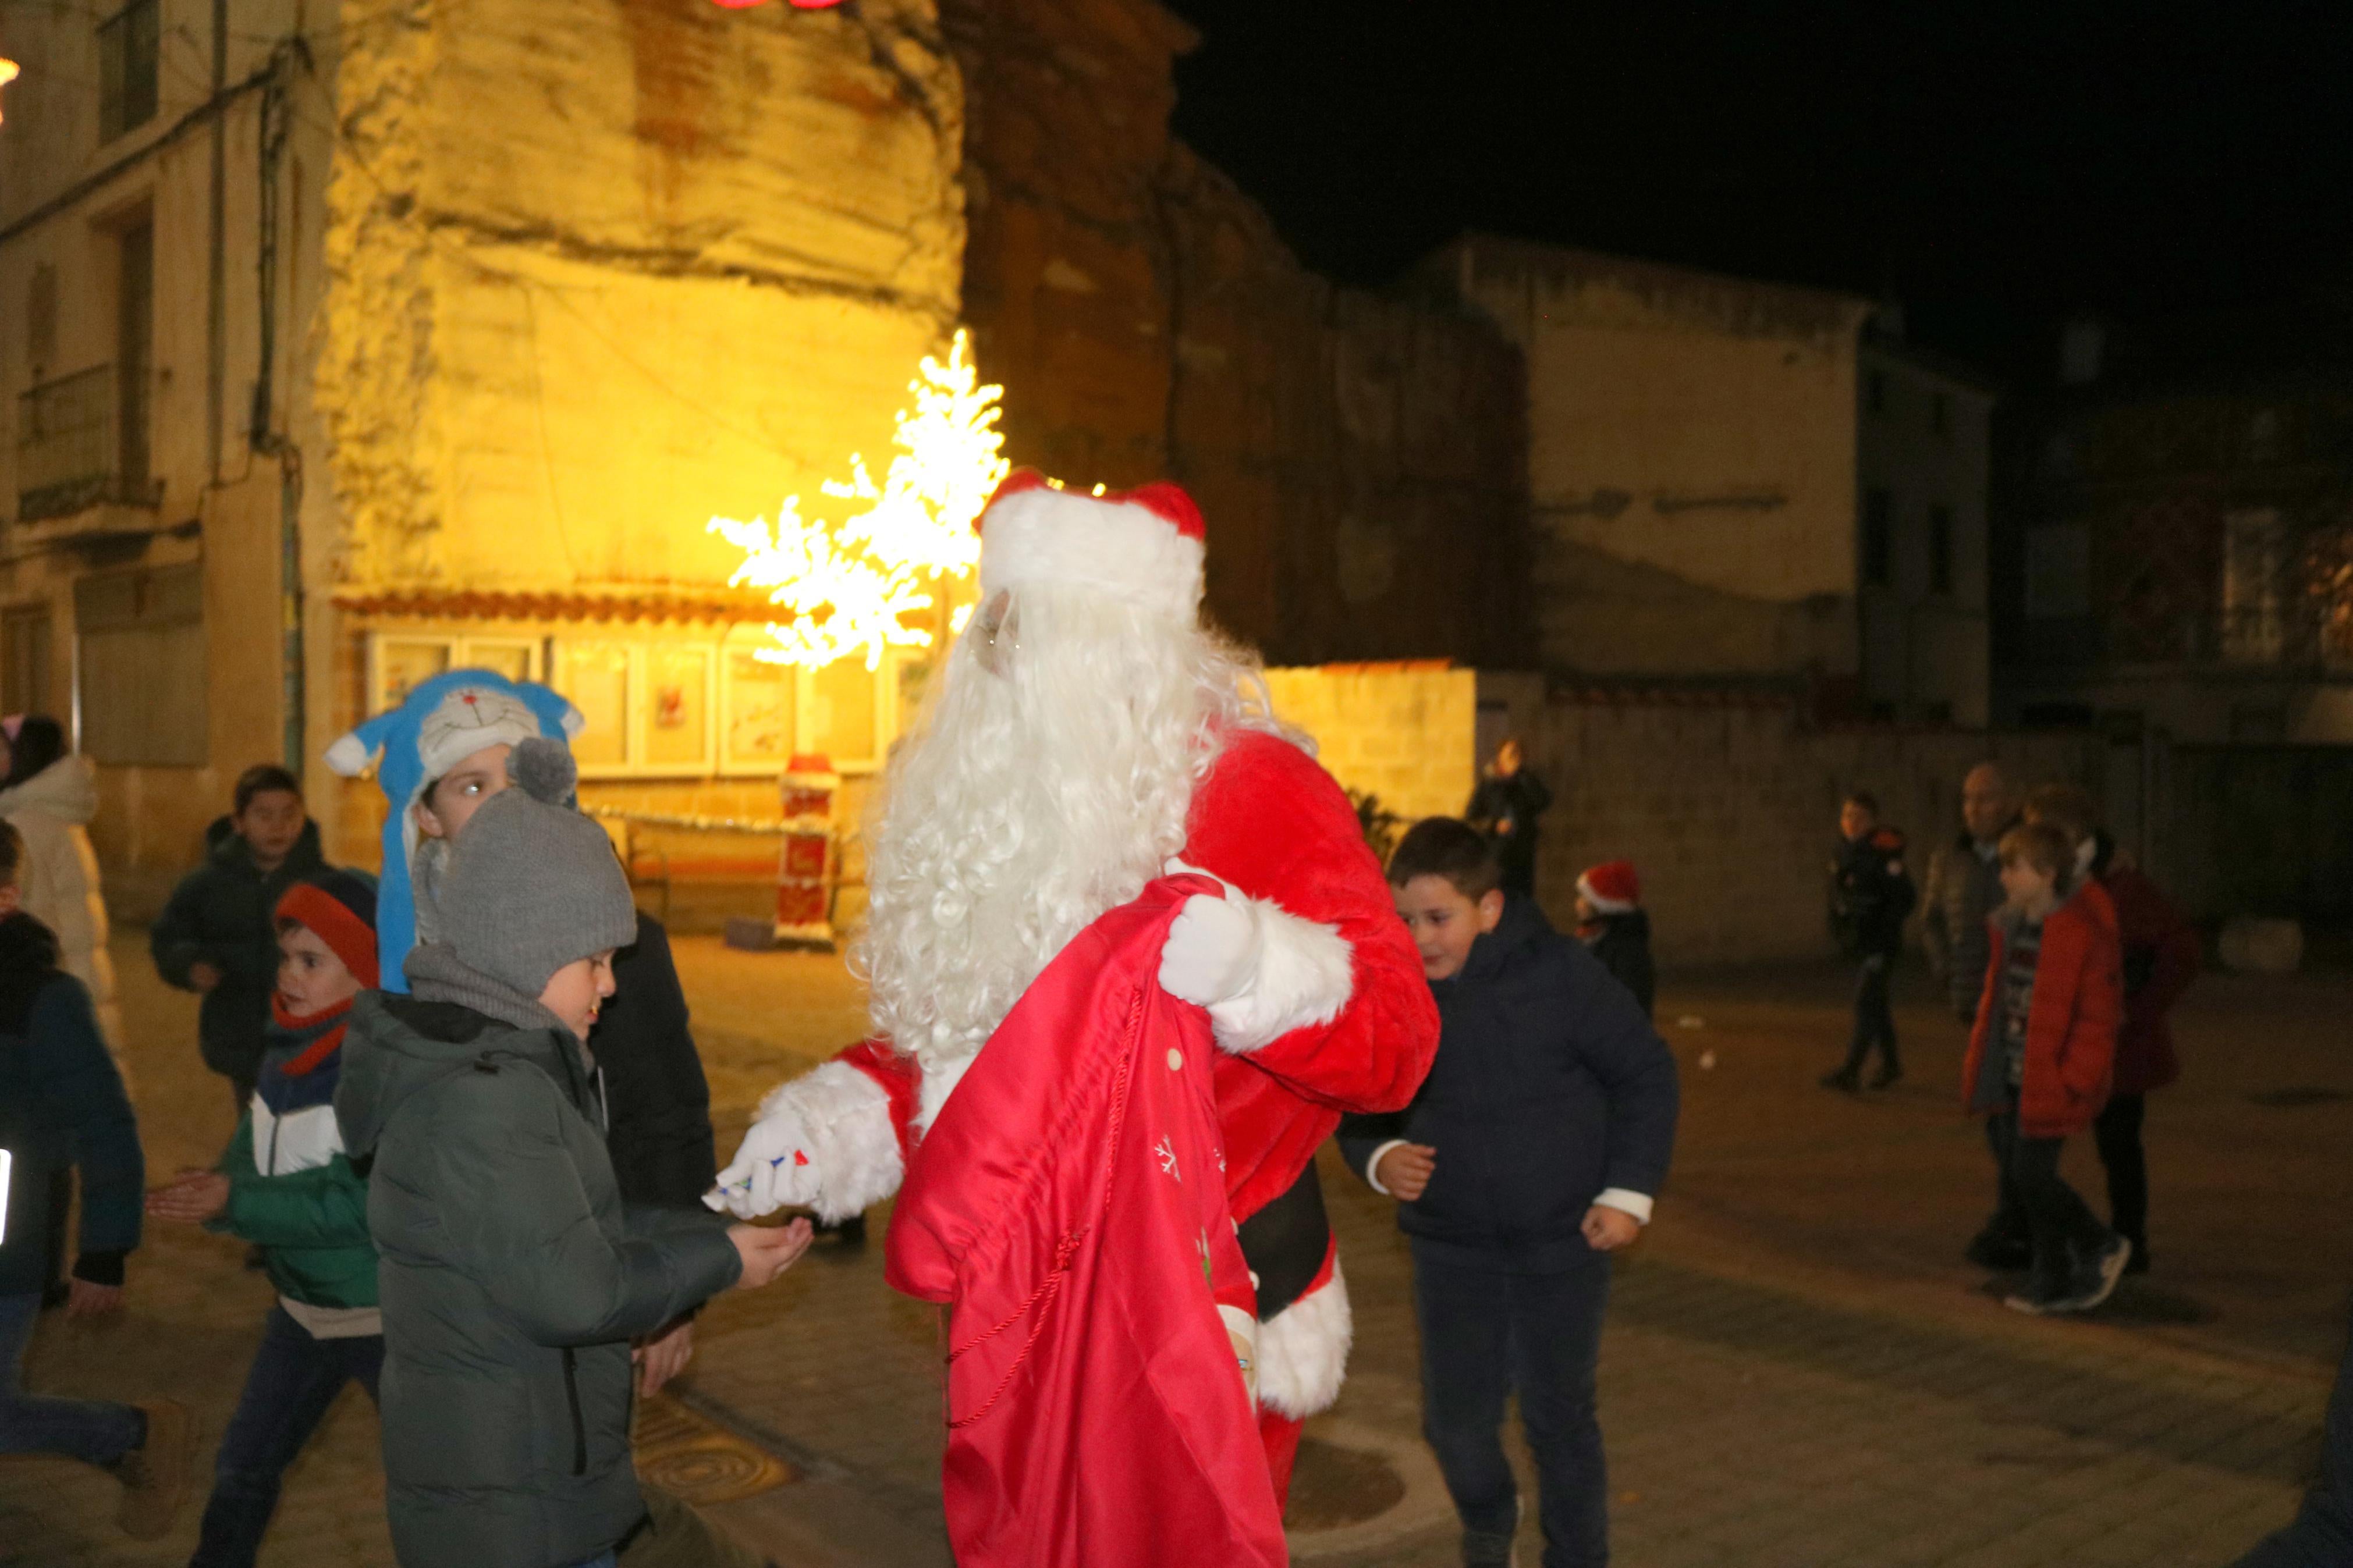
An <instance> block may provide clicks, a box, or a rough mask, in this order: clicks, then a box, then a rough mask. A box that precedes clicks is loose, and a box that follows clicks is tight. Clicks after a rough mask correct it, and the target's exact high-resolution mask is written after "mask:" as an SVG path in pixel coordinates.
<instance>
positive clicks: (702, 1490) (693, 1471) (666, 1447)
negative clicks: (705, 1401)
mask: <svg viewBox="0 0 2353 1568" xmlns="http://www.w3.org/2000/svg"><path fill="white" fill-rule="evenodd" d="M631 1438H632V1442H631V1447H633V1448H634V1449H635V1450H636V1457H637V1461H638V1474H640V1475H642V1476H644V1477H645V1478H646V1479H648V1480H649V1481H651V1482H653V1483H654V1484H655V1485H656V1486H658V1487H661V1488H663V1489H666V1490H669V1491H671V1492H675V1493H677V1494H678V1495H679V1496H680V1497H682V1498H684V1499H685V1500H687V1501H689V1502H691V1503H705V1504H708V1503H722V1502H735V1501H738V1500H742V1499H744V1498H747V1497H757V1496H759V1495H760V1494H761V1493H762V1492H765V1491H769V1490H772V1489H775V1488H777V1487H780V1486H783V1485H784V1484H785V1483H786V1482H787V1481H797V1480H798V1479H800V1475H799V1472H797V1471H796V1470H795V1469H794V1468H792V1467H791V1466H790V1465H788V1464H786V1463H785V1461H784V1460H782V1459H779V1458H776V1456H775V1455H774V1454H771V1453H769V1452H768V1451H767V1450H766V1449H765V1448H761V1447H755V1446H754V1445H753V1444H750V1443H747V1442H745V1441H744V1439H743V1438H741V1437H738V1436H735V1434H734V1433H733V1432H730V1431H728V1430H727V1429H726V1428H725V1427H723V1426H720V1425H719V1424H718V1423H717V1422H715V1421H711V1420H707V1419H705V1418H704V1417H702V1416H701V1415H696V1414H695V1413H694V1412H693V1411H691V1410H689V1409H688V1408H687V1407H686V1406H685V1405H681V1404H680V1403H679V1402H678V1401H676V1400H675V1399H668V1398H664V1397H663V1396H662V1395H660V1394H656V1395H655V1396H654V1397H653V1398H651V1399H648V1400H642V1401H640V1402H639V1403H638V1423H637V1429H636V1431H635V1432H634V1433H632V1434H631Z"/></svg>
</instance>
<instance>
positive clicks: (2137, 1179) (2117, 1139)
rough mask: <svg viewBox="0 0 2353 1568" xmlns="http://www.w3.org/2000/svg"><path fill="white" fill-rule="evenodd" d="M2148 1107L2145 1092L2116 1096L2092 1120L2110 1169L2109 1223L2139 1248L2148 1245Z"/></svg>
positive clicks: (2104, 1162) (2094, 1136) (2104, 1161)
mask: <svg viewBox="0 0 2353 1568" xmlns="http://www.w3.org/2000/svg"><path fill="white" fill-rule="evenodd" d="M2147 1110H2148V1100H2147V1096H2145V1095H2138V1094H2118V1095H2112V1096H2110V1097H2109V1100H2108V1104H2107V1109H2106V1110H2103V1111H2101V1112H2100V1119H2099V1120H2098V1121H2094V1122H2093V1123H2092V1139H2093V1142H2094V1143H2095V1144H2096V1145H2097V1146H2098V1148H2099V1151H2100V1163H2101V1164H2102V1165H2105V1167H2107V1172H2108V1223H2109V1224H2110V1225H2111V1226H2115V1227H2116V1234H2117V1235H2118V1236H2121V1237H2124V1238H2125V1239H2126V1241H2129V1242H2131V1243H2132V1244H2133V1245H2134V1246H2135V1247H2147V1245H2148V1155H2147V1152H2145V1151H2144V1150H2143V1149H2142V1148H2141V1142H2140V1128H2141V1120H2142V1118H2143V1116H2144V1115H2146V1113H2147Z"/></svg>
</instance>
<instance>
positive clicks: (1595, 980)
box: [1340, 817, 1677, 1568]
mask: <svg viewBox="0 0 2353 1568" xmlns="http://www.w3.org/2000/svg"><path fill="white" fill-rule="evenodd" d="M1501 881H1502V874H1501V871H1500V869H1499V868H1498V867H1497V865H1496V863H1495V858H1494V851H1493V847H1491V846H1490V845H1489V844H1488V842H1487V841H1486V840H1485V839H1484V838H1482V837H1480V835H1479V834H1478V833H1477V832H1476V831H1475V830H1474V829H1472V827H1471V826H1469V825H1468V824H1467V823H1462V822H1458V821H1456V820H1454V819H1452V818H1451V817H1432V818H1430V820H1428V821H1425V822H1421V823H1419V824H1417V825H1416V826H1414V828H1413V830H1412V831H1411V832H1409V833H1408V834H1407V835H1406V836H1405V839H1404V841H1403V842H1402V843H1400V844H1399V845H1398V848H1397V853H1396V855H1395V856H1394V857H1393V858H1391V859H1390V861H1389V885H1390V889H1391V891H1392V892H1394V893H1395V894H1396V897H1397V903H1398V914H1399V915H1400V916H1402V917H1403V918H1404V920H1405V922H1406V925H1407V926H1408V928H1409V930H1411V931H1412V932H1413V937H1414V942H1415V945H1416V946H1418V947H1419V949H1420V951H1421V960H1422V972H1423V973H1425V974H1426V975H1428V976H1429V979H1430V991H1431V992H1432V994H1435V995H1436V997H1437V999H1438V1012H1439V1017H1440V1036H1439V1044H1438V1058H1437V1061H1436V1062H1435V1063H1434V1064H1433V1065H1432V1067H1431V1068H1430V1077H1429V1079H1428V1080H1427V1081H1426V1082H1424V1083H1423V1085H1422V1087H1421V1091H1420V1092H1419V1094H1417V1095H1416V1096H1415V1097H1414V1100H1413V1103H1412V1104H1411V1105H1410V1106H1409V1107H1407V1108H1406V1109H1405V1110H1403V1111H1400V1112H1397V1113H1394V1114H1391V1115H1386V1116H1351V1117H1349V1118H1347V1119H1346V1120H1345V1121H1343V1122H1342V1123H1341V1127H1340V1147H1341V1151H1342V1152H1343V1153H1345V1155H1346V1157H1347V1160H1348V1163H1349V1165H1350V1167H1351V1168H1353V1169H1354V1170H1356V1172H1357V1173H1359V1174H1361V1175H1362V1176H1364V1178H1365V1179H1366V1181H1367V1182H1368V1183H1370V1184H1372V1186H1373V1189H1374V1190H1375V1191H1377V1192H1380V1193H1385V1194H1393V1195H1395V1196H1396V1197H1397V1198H1398V1199H1399V1200H1400V1201H1399V1203H1398V1228H1400V1229H1402V1230H1403V1231H1404V1232H1405V1233H1406V1236H1407V1237H1408V1238H1409V1241H1410V1243H1411V1246H1412V1248H1413V1267H1414V1309H1415V1314H1416V1317H1417V1318H1418V1320H1419V1323H1420V1328H1421V1368H1422V1373H1421V1381H1422V1433H1423V1436H1426V1437H1427V1438H1428V1439H1429V1442H1430V1447H1431V1448H1432V1449H1434V1450H1435V1451H1436V1452H1437V1455H1438V1463H1439V1468H1440V1469H1441V1470H1443V1471H1444V1472H1445V1476H1446V1485H1447V1489H1448V1490H1449V1491H1450V1492H1451V1493H1452V1494H1453V1498H1454V1506H1455V1509H1456V1511H1457V1512H1459V1513H1460V1514H1461V1518H1462V1530H1463V1536H1462V1560H1463V1563H1465V1564H1466V1565H1467V1568H1487V1565H1491V1564H1493V1565H1500V1564H1504V1563H1509V1562H1510V1561H1511V1549H1512V1537H1513V1534H1514V1530H1515V1528H1516V1526H1517V1524H1518V1521H1519V1494H1518V1488H1517V1486H1516V1484H1515V1483H1514V1480H1513V1479H1512V1469H1511V1466H1510V1464H1509V1463H1508V1462H1507V1461H1506V1460H1505V1459H1504V1445H1503V1421H1504V1402H1505V1401H1506V1400H1507V1399H1508V1398H1509V1397H1510V1395H1511V1394H1513V1393H1514V1391H1515V1390H1516V1392H1517V1393H1518V1394H1519V1396H1520V1416H1521V1420H1522V1422H1523V1423H1524V1425H1525V1426H1526V1428H1527V1437H1528V1447H1529V1448H1530V1449H1531V1450H1532V1451H1533V1452H1534V1453H1535V1459H1536V1469H1537V1477H1538V1481H1539V1492H1538V1502H1539V1511H1540V1514H1541V1516H1542V1519H1543V1523H1544V1535H1545V1554H1544V1562H1545V1568H1571V1565H1572V1564H1574V1565H1577V1568H1585V1565H1588V1564H1599V1563H1606V1562H1608V1561H1609V1511H1608V1496H1609V1489H1608V1485H1607V1479H1606V1476H1605V1474H1604V1471H1603V1466H1602V1453H1601V1426H1600V1423H1599V1420H1598V1419H1597V1418H1596V1417H1595V1414H1594V1369H1595V1364H1596V1363H1597V1362H1598V1360H1599V1355H1600V1346H1601V1309H1602V1303H1603V1300H1604V1299H1605V1298H1606V1297H1607V1295H1608V1293H1609V1263H1608V1258H1607V1256H1606V1255H1607V1254H1609V1253H1610V1252H1613V1251H1615V1250H1617V1249H1618V1248H1619V1247H1624V1246H1626V1245H1627V1244H1628V1243H1630V1242H1631V1241H1632V1240H1634V1238H1635V1237H1637V1236H1638V1235H1639V1234H1640V1233H1641V1227H1642V1226H1644V1225H1645V1224H1647V1223H1649V1220H1650V1217H1651V1198H1652V1197H1653V1196H1654V1195H1655V1194H1657V1192H1658V1190H1659V1184H1660V1183H1661V1182H1662V1180H1663V1179H1664V1178H1665V1176H1666V1172H1667V1159H1668V1155H1669V1153H1670V1152H1671V1151H1672V1148H1673V1145H1674V1136H1675V1111H1676V1106H1677V1090H1676V1085H1675V1063H1674V1058H1672V1056H1670V1055H1669V1054H1668V1052H1667V1047H1666V1046H1665V1045H1664V1044H1663V1043H1662V1042H1661V1040H1660V1039H1659V1037H1658V1035H1657V1033H1656V1032H1655V1031H1654V1030H1652V1028H1651V1023H1650V1020H1649V1019H1648V1018H1647V1017H1645V1016H1643V1014H1642V1011H1641V1007H1639V1006H1638V1005H1636V1004H1635V1002H1634V999H1633V997H1632V996H1631V995H1630V994H1629V993H1628V992H1627V990H1626V988H1625V987H1624V986H1623V985H1621V984H1618V983H1617V982H1616V981H1615V980H1613V979H1612V978H1610V975H1609V972H1608V971H1607V970H1605V969H1604V968H1603V967H1602V966H1601V964H1600V963H1599V960H1597V959H1595V958H1594V956H1593V955H1592V954H1591V953H1589V952H1587V951H1586V950H1585V948H1584V947H1583V946H1582V945H1581V944H1579V943H1577V942H1574V941H1571V940H1570V939H1568V938H1567V937H1564V936H1562V935H1560V934H1559V933H1558V932H1556V931H1554V930H1553V929H1552V928H1551V926H1549V925H1547V924H1546V921H1545V918H1544V914H1543V912H1542V911H1541V910H1538V909H1537V908H1536V906H1535V902H1534V901H1533V900H1526V899H1521V898H1507V897H1506V896H1505V895H1504V892H1503V891H1502V890H1501V886H1500V884H1501Z"/></svg>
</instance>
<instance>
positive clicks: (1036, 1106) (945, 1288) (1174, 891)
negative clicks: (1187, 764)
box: [887, 877, 1289, 1568]
mask: <svg viewBox="0 0 2353 1568" xmlns="http://www.w3.org/2000/svg"><path fill="white" fill-rule="evenodd" d="M1218 891H1219V889H1218V888H1217V885H1216V884H1215V883H1214V882H1211V881H1209V880H1208V879H1204V878H1198V877H1170V878H1163V879H1160V880H1158V881H1155V882H1154V883H1153V884H1151V886H1149V887H1147V888H1146V889H1145V890H1144V892H1143V894H1142V895H1141V896H1140V897H1139V898H1138V899H1137V900H1135V901H1134V903H1131V904H1128V905H1125V906H1124V907H1122V908H1120V909H1117V910H1113V911H1111V912H1110V913H1109V914H1106V915H1104V916H1103V918H1102V919H1100V920H1098V921H1095V922H1094V924H1092V925H1091V926H1089V927H1088V928H1087V929H1086V930H1085V931H1082V932H1080V933H1079V935H1078V936H1077V937H1075V938H1074V939H1072V941H1071V943H1070V945H1069V946H1068V947H1066V948H1064V949H1063V951H1062V952H1061V953H1060V955H1059V956H1057V957H1056V958H1055V960H1054V962H1053V963H1051V964H1050V965H1048V966H1047V968H1046V971H1045V973H1042V974H1040V975H1039V977H1038V979H1037V980H1036V982H1035V983H1033V984H1031V986H1030V987H1029V991H1028V992H1027V993H1026V994H1024V995H1023V996H1022V998H1021V1000H1020V1002H1019V1003H1018V1004H1017V1005H1015V1007H1014V1009H1013V1011H1012V1012H1011V1013H1010V1014H1009V1015H1008V1016H1007V1017H1006V1020H1005V1022H1004V1023H1003V1024H1002V1025H1000V1026H998V1027H997V1033H996V1034H995V1035H993V1036H991V1037H990V1038H989V1042H988V1044H987V1046H986V1047H984V1048H983V1049H982V1051H981V1053H980V1055H979V1056H978V1057H976V1058H974V1061H973V1063H972V1065H971V1067H970V1068H967V1069H966V1070H965V1074H964V1077H963V1079H962V1080H961V1081H960V1082H959V1083H958V1084H957V1085H956V1088H955V1093H954V1094H952V1095H951V1096H950V1097H949V1098H948V1100H947V1103H946V1105H945V1106H944V1108H943V1109H942V1110H941V1112H940V1114H939V1116H938V1118H937V1120H936V1121H934V1123H933V1125H932V1127H931V1130H930V1131H928V1132H926V1133H925V1134H924V1135H923V1140H922V1142H921V1143H920V1144H919V1145H918V1146H917V1148H916V1152H915V1154H914V1158H913V1161H912V1163H910V1165H909V1168H908V1171H907V1177H906V1183H905V1184H904V1185H903V1186H902V1188H901V1189H900V1194H899V1202H898V1206H897V1208H896V1209H895V1210H894V1211H893V1213H892V1218H891V1234H890V1238H889V1241H888V1243H887V1265H888V1268H887V1275H888V1278H889V1279H890V1281H891V1283H892V1286H894V1287H896V1288H897V1289H900V1290H902V1291H904V1292H906V1293H907V1294H909V1295H911V1296H915V1297H918V1298H921V1299H922V1300H929V1301H941V1302H945V1303H946V1304H947V1305H948V1308H949V1313H948V1331H947V1342H948V1355H949V1361H948V1375H947V1420H948V1446H947V1457H946V1459H945V1461H944V1466H943V1469H942V1481H943V1492H944V1504H945V1508H946V1512H947V1524H948V1535H949V1539H950V1541H951V1542H952V1543H953V1545H954V1547H955V1559H956V1563H957V1564H958V1568H1082V1565H1100V1564H1103V1563H1120V1564H1122V1565H1123V1568H1150V1565H1153V1564H1166V1565H1168V1568H1208V1565H1211V1564H1215V1565H1217V1568H1254V1565H1258V1564H1282V1563H1287V1562H1288V1561H1289V1556H1288V1552H1287V1549H1286V1547H1285V1545H1284V1542H1283V1538H1282V1515H1281V1511H1280V1510H1279V1509H1278V1508H1277V1506H1276V1503H1275V1499H1274V1489H1273V1483H1272V1481H1271V1479H1270V1478H1269V1475H1268V1472H1267V1462H1266V1453H1265V1450H1264V1448H1263V1447H1261V1443H1260V1440H1259V1435H1258V1421H1257V1414H1256V1412H1255V1410H1254V1409H1253V1407H1252V1405H1251V1401H1250V1395H1249V1394H1248V1393H1247V1391H1246V1389H1245V1387H1244V1384H1243V1374H1242V1372H1241V1370H1240V1366H1239V1365H1238V1349H1237V1340H1236V1338H1235V1337H1234V1336H1235V1335H1236V1334H1237V1333H1238V1332H1239V1333H1240V1334H1247V1333H1248V1332H1250V1328H1251V1325H1253V1323H1254V1310H1255V1306H1256V1296H1255V1292H1254V1291H1253V1289H1252V1288H1251V1285H1250V1272H1249V1269H1248V1268H1247V1266H1246V1265H1245V1264H1244V1263H1243V1261H1242V1255H1241V1247H1240V1243H1239V1242H1238V1241H1237V1240H1236V1238H1235V1235H1234V1226H1233V1220H1232V1218H1231V1216H1230V1215H1229V1211H1228V1208H1227V1205H1226V1188H1225V1178H1224V1169H1225V1159H1224V1152H1223V1150H1222V1148H1221V1146H1220V1142H1219V1132H1218V1112H1217V1103H1216V1099H1215V1094H1214V1090H1213V1088H1212V1084H1211V1072H1212V1069H1213V1068H1214V1066H1215V1060H1214V1058H1215V1057H1216V1047H1215V1046H1214V1044H1213V1043H1212V1040H1211V1037H1210V1031H1209V1023H1208V1016H1207V1015H1206V1014H1205V1013H1204V1012H1203V1011H1202V1010H1201V1009H1200V1008H1198V1007H1195V1006H1193V1005H1189V1004H1187V1003H1184V1002H1180V1001H1178V1000H1177V999H1176V998H1175V997H1173V996H1170V995H1168V994H1166V993H1165V992H1163V991H1162V990H1161V989H1160V985H1159V981H1158V974H1159V967H1160V949H1161V946H1162V944H1163V943H1164V942H1166V938H1167V932H1168V926H1169V924H1170V922H1171V921H1174V920H1175V919H1176V914H1177V911H1178V910H1181V909H1182V908H1183V907H1184V902H1185V900H1186V899H1187V897H1189V896H1191V895H1193V894H1195V893H1207V894H1211V895H1214V894H1216V893H1217V892H1218Z"/></svg>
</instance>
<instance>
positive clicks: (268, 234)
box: [247, 39, 309, 779]
mask: <svg viewBox="0 0 2353 1568" xmlns="http://www.w3.org/2000/svg"><path fill="white" fill-rule="evenodd" d="M298 61H299V62H300V63H301V64H303V65H305V66H307V65H308V64H309V59H308V55H307V52H306V51H305V50H304V49H303V48H302V47H301V42H300V40H299V39H288V40H287V41H285V42H282V43H280V45H279V46H278V47H277V48H276V49H275V50H273V51H272V52H271V55H270V58H269V80H268V81H267V82H266V83H265V84H264V86H263V88H262V89H261V124H260V128H259V136H258V138H257V140H258V142H259V146H260V154H261V156H260V170H259V185H258V192H259V201H258V203H257V205H258V206H259V216H260V233H259V237H258V239H257V243H256V246H255V251H254V255H255V265H254V274H255V278H256V280H257V286H258V288H259V301H258V303H259V310H258V312H257V315H256V321H257V323H258V326H259V333H260V343H259V366H258V368H257V370H256V373H255V375H254V382H253V407H252V411H251V416H250V419H249V422H248V426H247V429H248V441H249V442H250V443H251V445H252V447H253V450H254V451H256V452H257V453H259V454H261V455H263V456H265V457H270V458H276V459H277V460H278V602H279V637H280V648H279V669H280V680H281V682H282V687H281V691H280V703H281V708H282V711H283V713H284V716H285V728H284V732H283V750H284V752H285V763H286V767H287V770H288V771H289V772H290V773H293V775H294V776H295V777H296V778H298V779H299V778H301V776H302V773H303V768H302V763H303V752H305V750H306V749H307V748H306V745H305V738H306V737H305V730H306V722H305V721H306V719H307V716H308V715H307V698H308V691H307V665H306V660H305V658H304V648H303V637H302V630H303V613H302V448H301V447H299V446H297V445H296V444H295V442H294V440H293V439H292V437H290V436H289V435H288V434H287V433H286V432H284V431H282V430H280V429H279V428H278V421H277V408H276V404H277V384H278V374H277V373H278V262H279V257H280V245H279V233H278V207H279V202H278V197H279V185H280V180H281V179H282V177H283V175H284V165H285V153H286V128H287V121H288V120H289V118H290V115H291V113H292V103H291V99H292V95H293V91H294V68H295V66H296V64H297V63H298Z"/></svg>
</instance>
